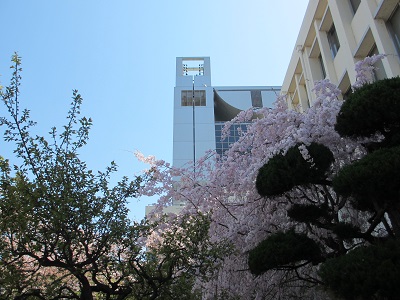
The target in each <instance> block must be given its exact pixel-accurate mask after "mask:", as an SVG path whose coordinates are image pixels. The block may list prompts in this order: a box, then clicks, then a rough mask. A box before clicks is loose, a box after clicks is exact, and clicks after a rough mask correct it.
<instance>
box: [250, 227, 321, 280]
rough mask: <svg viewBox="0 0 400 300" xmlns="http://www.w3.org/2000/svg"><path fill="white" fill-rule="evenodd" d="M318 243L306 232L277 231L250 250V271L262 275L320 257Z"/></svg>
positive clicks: (294, 266) (314, 260) (313, 260)
mask: <svg viewBox="0 0 400 300" xmlns="http://www.w3.org/2000/svg"><path fill="white" fill-rule="evenodd" d="M320 254H321V251H320V248H319V246H318V245H317V243H316V242H315V241H314V240H312V239H310V238H309V237H307V236H306V235H305V234H299V233H296V232H294V231H293V230H291V231H288V232H286V233H285V232H277V233H275V234H273V235H271V236H269V237H268V238H266V239H265V240H264V241H262V242H261V243H260V244H258V245H257V246H256V247H255V248H254V249H252V250H251V251H250V252H249V267H250V271H251V272H252V273H253V274H255V275H260V274H262V273H264V272H266V271H268V270H271V269H277V268H296V265H295V264H296V262H299V261H311V262H316V261H318V260H319V259H320Z"/></svg>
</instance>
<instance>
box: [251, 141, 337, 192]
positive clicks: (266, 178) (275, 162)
mask: <svg viewBox="0 0 400 300" xmlns="http://www.w3.org/2000/svg"><path fill="white" fill-rule="evenodd" d="M299 146H301V144H298V145H296V146H294V147H292V148H290V149H289V150H288V151H287V152H286V154H277V155H275V156H274V157H272V158H271V159H270V160H269V161H268V162H267V163H266V164H265V165H264V166H262V167H261V168H260V170H259V171H258V175H257V179H256V188H257V191H258V193H259V194H260V195H261V196H264V197H267V196H279V195H281V194H283V193H285V192H287V191H289V190H291V189H292V188H293V187H295V186H297V185H306V184H312V183H314V184H326V183H327V181H326V175H325V174H326V172H327V171H328V170H329V168H330V166H331V164H332V162H333V154H332V152H331V151H330V150H329V149H328V148H327V147H325V146H323V145H321V144H317V143H311V144H310V145H309V146H306V149H307V151H308V154H309V156H310V159H309V160H305V159H304V157H303V156H302V154H301V153H300V150H299Z"/></svg>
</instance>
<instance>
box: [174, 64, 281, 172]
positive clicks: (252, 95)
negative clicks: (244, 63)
mask: <svg viewBox="0 0 400 300" xmlns="http://www.w3.org/2000/svg"><path fill="white" fill-rule="evenodd" d="M279 93H280V87H277V86H239V87H229V86H225V87H217V86H212V84H211V65H210V58H209V57H177V58H176V86H175V91H174V133H173V134H174V141H173V147H174V148H173V165H174V166H175V167H183V166H186V167H187V166H189V164H192V163H193V161H195V160H197V159H199V158H200V157H202V156H203V155H204V154H205V153H206V151H207V150H217V152H219V153H222V151H224V150H226V148H227V147H228V144H229V143H232V142H234V141H235V140H236V139H237V138H236V139H235V137H234V136H232V137H231V138H230V140H228V141H226V142H225V143H223V142H220V128H221V127H222V124H223V122H226V121H230V120H231V119H232V118H234V117H235V116H236V115H237V114H238V113H239V112H240V111H242V110H247V109H249V108H251V107H265V106H266V107H270V106H272V103H273V102H274V101H275V100H276V96H277V94H279ZM193 104H194V105H193Z"/></svg>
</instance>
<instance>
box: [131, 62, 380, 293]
mask: <svg viewBox="0 0 400 300" xmlns="http://www.w3.org/2000/svg"><path fill="white" fill-rule="evenodd" d="M375 62H376V60H375V59H369V58H367V59H366V60H364V61H362V62H361V63H359V64H357V72H358V77H357V78H358V82H359V83H360V85H361V84H363V83H365V82H366V81H365V80H367V79H365V78H370V77H368V76H369V75H368V74H371V72H372V70H373V67H371V66H372V64H373V63H375ZM363 78H364V79H365V80H364V79H363ZM314 92H315V93H316V95H317V99H316V101H315V102H314V103H313V106H312V107H311V108H309V109H307V110H306V111H305V113H299V112H296V111H293V110H289V109H288V107H287V105H286V103H287V102H286V100H287V99H286V96H280V97H278V99H277V101H276V103H275V106H274V107H273V108H263V109H260V110H257V111H253V110H252V109H250V110H248V111H244V112H241V113H240V114H239V115H238V116H237V117H236V118H234V119H233V120H232V121H230V122H227V124H226V127H225V130H224V133H225V135H227V134H228V133H229V127H230V126H238V124H240V123H243V122H248V123H249V125H248V126H247V130H246V131H245V132H242V136H241V137H240V139H239V140H238V141H237V142H236V143H234V144H233V145H231V147H230V148H229V150H227V151H226V152H225V153H224V155H223V156H221V157H218V155H217V154H216V153H214V152H212V151H210V152H209V153H207V154H206V155H205V156H204V157H203V158H202V159H200V160H199V161H197V162H196V168H195V172H196V173H193V168H192V166H188V168H180V169H178V168H175V167H173V166H170V165H169V164H167V163H165V162H164V161H160V160H157V159H156V158H154V157H145V156H143V155H142V154H141V153H137V157H138V158H139V159H140V160H142V161H144V162H147V163H149V164H150V166H151V167H150V168H149V170H148V171H147V172H148V175H150V176H151V178H152V180H151V181H150V182H149V183H148V184H146V185H145V186H143V187H142V188H141V190H140V191H139V192H140V193H141V195H148V196H154V195H157V196H158V197H159V200H158V202H157V204H156V209H155V211H154V215H153V218H156V217H157V214H160V213H162V210H163V207H165V206H168V205H171V204H172V201H173V200H182V201H185V203H186V205H185V207H184V208H183V210H182V212H181V213H180V214H179V215H177V216H175V218H177V219H179V218H182V217H183V216H186V215H191V216H194V217H195V216H196V214H198V213H201V214H203V213H209V214H210V216H211V224H210V230H209V234H210V238H211V240H214V241H229V242H230V243H231V245H232V247H233V251H231V252H230V253H229V255H226V257H225V258H224V260H223V262H222V264H221V266H220V267H219V269H218V271H217V272H214V273H213V274H210V276H209V277H208V278H207V280H198V282H197V287H201V288H202V290H203V298H204V299H215V298H216V297H225V298H229V297H232V298H235V297H237V298H238V299H279V298H290V299H294V298H296V297H297V298H299V297H300V296H301V297H300V298H301V299H304V298H310V299H327V298H328V296H327V295H326V294H325V293H324V292H323V291H322V290H321V289H320V288H318V286H319V284H320V281H319V278H318V275H317V269H318V267H317V266H315V265H313V264H311V263H307V264H304V265H302V266H298V267H296V268H293V269H290V270H288V269H284V268H282V269H274V270H270V271H267V272H264V273H262V274H259V275H258V276H254V275H253V274H252V273H251V272H250V270H249V265H248V253H249V251H250V250H251V249H253V248H254V247H256V246H257V245H258V244H259V243H260V242H261V241H263V240H264V239H266V238H267V237H269V236H271V235H272V234H274V233H276V232H279V231H288V230H290V229H292V228H296V230H298V231H301V232H303V233H304V234H306V235H307V236H308V237H310V238H311V239H313V240H315V241H318V242H320V243H324V245H325V247H326V249H328V250H329V249H330V247H331V248H332V247H335V246H334V245H330V244H329V241H330V236H329V231H327V230H325V229H324V228H321V227H318V226H303V225H301V224H299V223H297V222H294V221H293V220H292V219H290V218H289V217H288V209H289V207H290V206H291V205H293V204H296V203H297V204H302V203H304V201H305V200H304V199H309V201H314V202H316V203H322V202H323V201H324V199H326V198H329V199H331V200H332V201H331V204H330V205H331V207H330V208H331V209H332V211H333V212H334V213H335V215H336V218H337V220H346V221H348V222H350V223H354V224H357V225H358V226H361V227H362V226H364V227H365V226H368V224H367V217H368V215H366V214H362V213H360V212H358V211H354V210H352V209H351V208H350V207H349V206H348V205H344V204H343V203H342V202H341V199H340V198H339V197H338V196H337V195H336V194H335V193H334V191H333V190H332V189H331V188H330V187H329V186H323V185H313V186H311V187H307V188H301V187H297V188H294V189H292V190H291V191H290V193H289V194H285V195H282V196H275V197H273V198H271V197H270V198H268V197H262V196H260V195H259V193H258V192H257V190H256V186H255V182H256V178H257V174H258V171H259V169H260V168H261V167H262V166H263V165H264V164H265V163H267V162H268V161H269V160H270V159H271V158H272V157H274V156H276V155H278V154H285V153H286V152H287V151H288V150H289V149H291V148H293V147H298V148H299V151H300V153H301V155H302V156H303V158H304V160H306V161H310V162H311V163H312V157H310V154H309V153H308V150H307V146H309V145H310V144H311V143H318V144H321V145H323V146H325V147H327V148H328V149H329V150H330V151H331V152H332V154H333V158H334V160H333V163H332V165H331V168H330V170H329V174H328V178H327V179H328V180H329V179H331V178H332V176H334V175H335V174H336V173H337V172H338V170H339V169H340V168H341V167H343V166H344V165H347V164H350V163H351V162H353V161H355V160H357V159H359V158H361V157H362V156H364V155H365V153H366V150H365V148H364V147H363V142H365V139H364V140H356V141H355V140H352V139H348V138H343V137H340V136H339V134H338V133H337V132H336V131H335V128H334V126H335V123H336V116H337V114H338V112H339V110H340V108H341V105H342V103H343V101H342V100H340V99H339V98H340V94H341V92H340V90H339V89H338V88H337V87H336V86H335V85H333V84H332V83H330V82H329V80H322V81H320V82H318V83H316V85H315V89H314ZM374 138H375V137H373V138H372V139H374ZM299 145H302V146H299ZM171 218H173V217H172V216H171ZM164 226H167V224H164Z"/></svg>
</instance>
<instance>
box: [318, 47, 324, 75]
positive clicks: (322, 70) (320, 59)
mask: <svg viewBox="0 0 400 300" xmlns="http://www.w3.org/2000/svg"><path fill="white" fill-rule="evenodd" d="M318 61H319V65H320V67H321V73H322V79H325V78H326V71H325V66H324V60H323V59H322V55H321V53H320V54H319V56H318Z"/></svg>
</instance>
